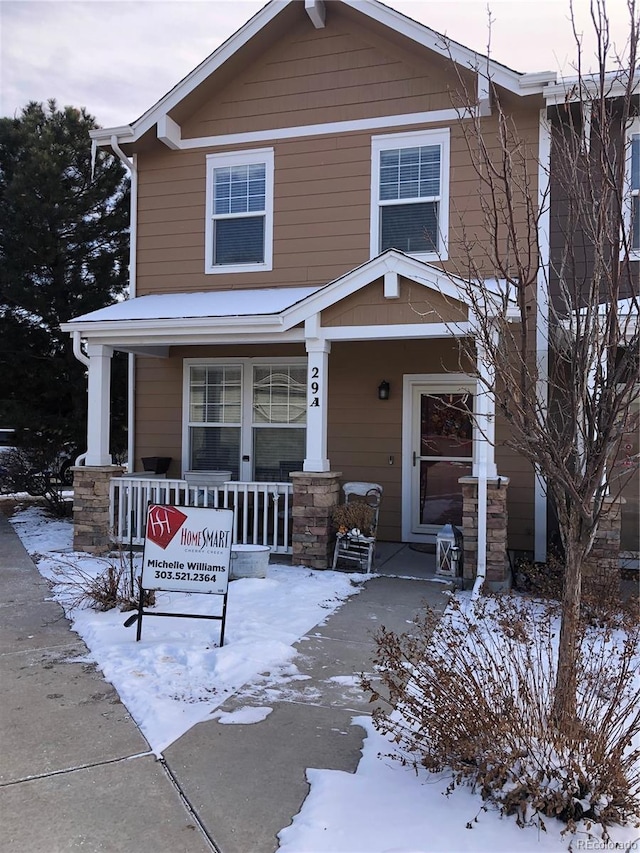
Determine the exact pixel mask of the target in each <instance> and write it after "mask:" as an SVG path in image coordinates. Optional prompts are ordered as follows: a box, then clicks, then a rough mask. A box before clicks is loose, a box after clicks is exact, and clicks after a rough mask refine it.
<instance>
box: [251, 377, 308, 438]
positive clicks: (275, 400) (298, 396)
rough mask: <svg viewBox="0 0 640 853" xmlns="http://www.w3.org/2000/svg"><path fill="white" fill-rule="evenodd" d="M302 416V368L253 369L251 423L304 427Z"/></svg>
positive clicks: (304, 401) (304, 402) (304, 393)
mask: <svg viewBox="0 0 640 853" xmlns="http://www.w3.org/2000/svg"><path fill="white" fill-rule="evenodd" d="M306 413H307V369H306V367H304V366H293V365H291V366H288V365H260V366H256V367H255V368H254V374H253V422H254V424H256V423H263V424H304V423H306Z"/></svg>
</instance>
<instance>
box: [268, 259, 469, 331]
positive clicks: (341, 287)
mask: <svg viewBox="0 0 640 853" xmlns="http://www.w3.org/2000/svg"><path fill="white" fill-rule="evenodd" d="M387 273H395V274H396V275H400V276H403V277H404V278H408V279H411V281H415V282H416V283H417V284H421V285H424V286H425V287H428V288H431V289H432V290H435V291H437V292H438V293H441V294H442V295H443V296H445V297H446V298H449V299H453V300H455V301H457V302H462V303H464V304H466V301H467V300H466V298H465V295H464V287H463V285H462V282H461V284H460V286H456V284H455V283H454V282H455V277H454V276H451V275H450V274H448V273H445V272H444V271H443V270H441V269H440V268H439V267H434V266H432V265H431V264H426V263H423V262H421V261H417V260H415V259H413V258H410V257H409V256H408V255H404V254H402V252H398V251H396V250H395V249H389V250H388V251H386V252H384V253H383V254H382V255H378V256H377V257H375V258H373V259H372V260H370V261H367V263H365V264H362V266H359V267H356V269H354V270H351V272H348V273H347V274H346V275H343V276H342V277H341V278H339V279H336V280H335V281H333V282H331V283H329V284H327V285H326V286H325V287H323V288H321V289H320V290H317V291H316V292H315V293H312V294H311V295H310V296H307V297H305V298H304V299H303V300H302V301H301V302H299V303H298V304H297V305H292V306H291V307H290V308H286V309H285V310H284V311H283V312H282V321H283V326H284V328H291V327H292V326H296V325H298V323H301V322H303V321H304V320H306V319H307V318H308V317H309V316H311V315H312V314H317V313H319V312H321V311H324V310H325V309H326V308H329V307H331V306H332V305H334V304H335V303H336V302H340V300H342V299H345V298H346V297H347V296H351V294H352V293H356V292H357V291H358V290H360V289H361V288H363V287H366V286H367V285H368V284H371V283H372V282H374V281H376V279H379V278H382V279H384V277H385V275H386V274H387Z"/></svg>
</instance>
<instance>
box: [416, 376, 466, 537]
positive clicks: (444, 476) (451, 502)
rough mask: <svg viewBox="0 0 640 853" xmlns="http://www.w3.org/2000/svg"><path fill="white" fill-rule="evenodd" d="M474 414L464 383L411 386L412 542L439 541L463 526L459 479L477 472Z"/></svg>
mask: <svg viewBox="0 0 640 853" xmlns="http://www.w3.org/2000/svg"><path fill="white" fill-rule="evenodd" d="M472 412H473V395H472V393H471V392H470V391H469V392H467V391H465V390H464V388H462V389H461V388H460V385H459V384H456V385H451V387H450V390H449V389H447V388H446V386H445V387H443V385H442V384H441V383H438V385H437V386H429V385H421V384H412V386H411V413H410V418H411V430H410V435H411V443H410V453H411V455H410V458H409V459H406V460H405V466H406V469H405V470H406V471H407V474H408V480H409V481H410V488H409V493H410V498H409V501H410V507H409V508H408V512H409V515H410V519H409V521H410V534H411V535H410V537H409V539H410V540H413V541H435V535H436V534H437V533H438V531H439V530H440V528H441V527H442V526H443V525H444V524H447V523H449V524H455V525H456V526H461V525H462V487H461V486H460V484H459V483H458V480H459V478H460V477H467V476H471V473H472V463H473V420H472V416H471V413H472Z"/></svg>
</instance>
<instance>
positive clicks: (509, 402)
mask: <svg viewBox="0 0 640 853" xmlns="http://www.w3.org/2000/svg"><path fill="white" fill-rule="evenodd" d="M627 6H628V11H629V38H628V42H627V44H626V47H625V50H624V54H623V55H617V54H616V55H614V52H613V49H612V46H611V43H610V35H609V23H608V19H607V14H606V9H605V7H604V5H603V2H602V0H593V2H592V6H591V12H592V21H593V27H594V32H595V35H596V37H597V64H598V69H597V71H596V72H595V73H585V72H584V71H583V69H582V61H581V60H580V59H579V60H578V62H577V64H576V68H575V70H576V75H575V78H574V79H572V81H571V83H570V85H568V87H567V93H566V97H565V98H564V100H563V102H562V103H560V104H557V105H555V106H553V107H549V108H548V110H547V115H546V122H547V128H548V132H549V138H550V161H549V163H544V162H541V160H540V157H539V154H538V152H537V151H536V150H534V149H535V146H531V145H530V144H528V143H527V141H526V140H525V139H524V138H523V136H522V135H521V134H520V133H519V131H518V126H517V121H515V120H513V119H512V118H511V117H510V115H509V113H508V110H507V108H505V106H504V104H503V103H502V94H501V93H500V91H499V90H498V88H497V87H495V86H493V85H492V86H491V87H490V88H491V90H492V92H491V94H492V113H493V116H494V117H495V120H496V122H497V127H498V146H497V147H495V146H492V145H490V144H489V143H488V140H487V137H486V136H485V122H484V120H483V119H482V118H481V117H479V116H477V117H471V118H470V117H469V115H468V113H467V115H466V116H465V120H464V121H462V122H461V124H462V126H463V128H464V129H465V135H466V140H467V144H468V149H469V152H470V155H471V159H472V162H473V166H474V171H475V176H476V179H477V186H478V193H479V199H480V204H481V209H482V218H483V225H482V228H481V229H480V230H478V231H477V232H475V233H469V232H468V231H465V229H464V226H461V230H460V233H459V234H458V235H457V237H458V238H459V240H460V243H461V246H462V250H463V251H462V252H461V256H462V257H463V258H464V260H463V262H462V263H461V264H460V266H459V268H458V269H457V270H456V272H457V274H458V275H459V276H461V277H462V278H463V279H464V280H465V281H467V282H468V284H466V285H463V286H464V287H465V291H466V292H465V297H466V299H467V300H468V301H469V303H470V304H471V306H472V309H473V312H474V314H475V317H476V318H477V322H476V328H475V336H474V340H473V341H471V343H470V347H471V352H470V355H471V356H472V357H471V358H470V359H469V361H471V362H472V363H476V354H479V355H480V357H479V358H478V361H480V360H482V362H483V364H482V365H479V367H478V369H477V379H479V380H480V382H481V383H483V385H484V388H485V389H486V391H487V392H488V393H491V394H494V395H495V398H496V405H497V409H498V412H499V413H501V415H502V416H503V417H504V418H505V419H506V421H507V422H508V425H509V439H508V442H507V443H508V445H509V446H511V447H512V448H513V449H514V450H516V451H517V452H518V453H519V454H520V455H521V456H523V457H524V458H526V459H528V460H529V461H530V462H531V463H532V464H533V465H534V466H535V467H536V470H537V472H538V473H539V475H540V476H541V477H542V478H544V481H545V482H546V484H547V489H548V493H549V495H550V497H551V501H552V504H553V507H554V508H555V512H556V515H557V522H558V528H559V533H560V537H561V540H562V545H563V547H564V554H565V577H564V590H563V601H562V627H561V635H560V648H559V663H558V671H557V680H556V690H555V706H554V717H555V722H556V724H557V725H558V726H560V727H561V728H562V729H563V730H564V731H565V732H567V731H568V730H569V729H570V728H571V727H572V726H573V725H574V724H575V723H576V689H577V650H578V643H579V642H580V638H581V626H580V603H581V595H582V582H583V568H584V566H585V564H586V561H587V558H588V556H589V553H590V551H591V549H592V546H593V543H594V538H595V536H596V534H597V531H598V527H599V525H600V524H601V522H602V519H603V517H604V514H605V513H606V512H607V511H608V508H609V506H610V505H611V501H615V500H616V499H617V498H619V497H620V494H621V491H622V489H623V488H624V486H625V484H626V483H627V482H628V481H629V478H630V477H632V476H635V475H636V474H637V466H635V467H634V465H628V466H627V467H621V466H619V465H614V460H616V458H618V457H619V454H620V449H621V442H622V440H623V436H624V433H625V431H628V430H629V429H631V428H632V421H633V419H634V418H636V420H637V401H638V393H639V386H638V372H637V371H638V340H639V339H638V322H637V320H638V307H639V298H638V297H639V294H638V266H640V263H639V262H638V261H637V260H636V261H633V238H632V234H633V231H632V229H633V227H635V228H636V235H637V228H638V224H637V222H636V223H635V226H634V225H633V223H632V222H631V218H632V216H631V214H632V212H633V211H632V207H631V199H630V193H629V189H630V188H629V185H628V176H629V171H630V170H629V164H630V157H631V154H630V143H629V141H628V132H629V128H630V126H631V123H632V121H633V119H634V117H635V116H637V114H638V84H639V75H638V71H637V69H636V64H637V48H638V16H637V12H636V6H635V0H628V2H627ZM576 44H577V48H578V54H579V53H580V38H579V35H578V34H577V33H576ZM460 82H461V83H462V82H463V79H462V76H461V77H460ZM469 96H470V93H467V92H465V93H464V102H465V103H472V102H473V98H471V99H469ZM536 143H537V140H536ZM636 156H637V157H640V151H638V152H637V154H636ZM637 168H640V164H638V166H637ZM541 176H542V180H541ZM636 214H637V215H638V216H640V212H638V203H637V202H636ZM543 233H544V234H545V237H544V238H543V239H541V235H542V234H543ZM547 240H550V247H551V248H550V257H549V258H547V257H546V256H545V251H544V245H545V243H546V241H547ZM636 240H637V237H636ZM636 250H637V246H636ZM636 257H637V251H636ZM449 268H450V267H449ZM488 278H494V279H497V280H499V281H500V282H501V283H502V284H503V292H504V298H503V299H502V304H501V305H500V306H499V307H498V310H495V300H494V304H493V306H492V307H493V310H492V311H488V310H487V307H488V305H487V302H488V298H487V295H486V290H485V289H484V288H483V287H482V286H481V285H479V284H478V283H480V282H483V281H485V280H487V279H488ZM457 281H458V285H459V284H460V281H459V280H457ZM510 294H511V296H510ZM481 368H482V369H481ZM635 462H636V463H637V459H636V460H635Z"/></svg>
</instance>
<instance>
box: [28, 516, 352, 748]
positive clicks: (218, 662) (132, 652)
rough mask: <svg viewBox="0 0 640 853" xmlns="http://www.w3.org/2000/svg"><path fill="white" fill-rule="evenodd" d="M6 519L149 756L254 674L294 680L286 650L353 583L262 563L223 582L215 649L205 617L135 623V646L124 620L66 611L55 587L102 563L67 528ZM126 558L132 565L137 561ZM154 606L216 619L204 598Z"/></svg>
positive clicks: (211, 624)
mask: <svg viewBox="0 0 640 853" xmlns="http://www.w3.org/2000/svg"><path fill="white" fill-rule="evenodd" d="M11 521H12V523H13V525H14V527H15V529H16V531H17V532H18V534H19V536H20V537H21V539H22V541H23V543H24V545H25V547H26V549H27V551H29V553H30V554H31V555H32V556H35V557H36V559H37V564H38V568H39V570H40V572H41V574H42V575H44V577H46V578H47V579H48V580H50V581H52V582H54V584H56V582H57V585H54V587H53V589H54V597H55V598H56V600H58V601H60V603H61V604H62V605H63V606H65V610H66V612H67V616H68V617H69V618H70V619H71V621H72V624H73V629H74V631H77V633H78V634H79V635H80V636H81V637H82V639H83V640H84V642H85V643H86V644H87V646H88V647H89V649H90V653H91V658H92V659H93V660H95V661H96V662H97V663H98V666H99V667H100V669H101V670H102V672H103V673H104V676H105V678H106V679H107V680H108V681H110V682H111V683H112V684H113V685H114V687H115V688H116V690H117V691H118V693H119V695H120V698H121V699H122V701H123V702H124V704H125V705H126V707H127V708H128V710H129V712H130V713H131V716H132V717H133V718H134V720H135V721H136V722H137V724H138V725H139V726H140V729H141V730H142V732H143V734H144V735H145V737H146V738H147V740H148V741H149V744H150V745H151V748H152V750H153V751H154V752H155V753H156V754H158V755H160V754H161V753H162V751H163V750H165V749H166V748H167V747H168V746H169V744H171V743H173V741H175V740H176V739H177V738H179V737H180V736H181V735H183V734H184V733H185V732H186V731H188V730H189V729H190V728H191V727H192V726H194V725H195V724H196V723H198V722H201V721H202V720H206V719H210V718H211V714H212V712H214V711H215V710H216V708H218V706H219V705H221V704H222V703H223V702H224V701H225V700H226V699H227V698H228V697H229V696H230V695H231V694H232V693H234V692H235V691H236V690H238V689H239V688H240V687H242V686H243V685H244V684H247V683H248V682H250V681H252V680H253V679H256V678H257V677H258V676H260V675H261V674H264V673H269V674H270V678H271V679H272V680H273V679H277V677H278V676H281V677H282V678H285V677H286V678H288V679H290V678H292V677H295V675H296V673H297V669H296V666H295V663H294V662H293V659H294V657H295V650H294V648H293V646H294V644H295V643H296V642H297V641H298V640H299V639H300V638H301V637H303V636H304V635H305V634H306V633H307V632H308V631H310V630H311V629H312V628H313V627H314V626H315V625H318V624H319V623H321V622H323V621H324V620H325V619H326V618H327V616H329V615H330V614H331V613H333V612H334V611H335V610H336V609H337V608H338V607H339V606H340V604H342V602H343V601H344V600H345V599H346V598H347V597H348V596H350V595H352V594H354V593H356V592H358V591H359V589H360V585H359V584H360V582H361V581H362V575H348V574H344V573H341V572H318V571H311V570H302V571H301V570H300V569H293V568H291V567H290V566H278V565H270V566H269V576H268V577H267V578H265V579H259V578H243V579H241V580H235V581H232V582H231V583H230V584H229V596H228V604H227V620H226V629H225V642H224V646H223V647H222V648H219V647H218V644H219V639H220V622H219V621H211V620H205V619H184V618H176V619H172V618H170V617H168V618H164V617H163V618H160V617H158V618H154V617H145V618H144V619H143V627H142V640H141V641H140V642H139V643H136V642H135V631H136V629H135V627H132V628H124V627H123V623H124V621H125V619H126V617H127V615H129V614H123V613H121V612H120V611H119V610H110V611H108V612H106V613H99V612H96V611H94V610H90V609H88V608H86V607H85V608H78V607H69V598H70V591H69V587H68V586H65V585H63V584H61V581H63V580H66V581H68V579H69V578H70V577H73V576H76V577H77V576H78V574H79V573H81V574H82V575H84V576H89V577H94V576H96V575H98V574H99V573H100V572H101V571H104V569H105V568H106V566H107V565H108V563H109V560H107V559H104V558H97V557H92V556H90V555H88V554H78V553H74V552H73V550H72V544H71V543H72V529H71V523H70V522H69V521H68V520H54V519H50V518H47V516H46V515H45V513H44V512H43V511H42V510H41V509H40V508H37V507H31V508H29V509H26V510H24V511H23V512H20V513H18V514H16V515H14V516H13V517H12V519H11ZM124 559H125V560H126V559H127V555H126V554H125V555H124ZM135 559H136V562H137V565H138V566H139V565H140V556H139V555H136V557H135ZM111 562H114V560H112V561H111ZM156 605H157V608H158V610H161V611H163V612H169V613H193V614H203V615H204V614H211V615H221V613H222V597H221V596H214V595H198V594H189V593H175V592H171V593H170V592H158V593H156ZM263 717H264V714H263Z"/></svg>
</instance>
